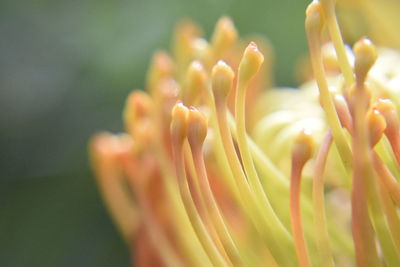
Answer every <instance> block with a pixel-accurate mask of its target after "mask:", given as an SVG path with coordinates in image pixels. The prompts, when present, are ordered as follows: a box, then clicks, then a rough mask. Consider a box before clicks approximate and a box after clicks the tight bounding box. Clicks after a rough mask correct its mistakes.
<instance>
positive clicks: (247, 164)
mask: <svg viewBox="0 0 400 267" xmlns="http://www.w3.org/2000/svg"><path fill="white" fill-rule="evenodd" d="M263 60H264V57H263V55H262V54H261V52H260V51H258V49H257V45H256V44H255V43H250V44H249V45H248V47H247V48H246V50H245V52H244V54H243V57H242V60H241V62H240V65H239V70H238V73H239V74H238V81H237V86H236V97H235V119H236V131H237V142H238V146H239V151H240V157H241V159H242V163H243V167H244V170H245V173H246V175H247V178H248V182H249V185H250V187H251V188H252V189H253V190H254V194H255V197H256V198H257V201H258V202H259V203H260V204H261V205H262V207H263V209H264V212H265V213H266V215H267V216H268V218H269V224H270V227H271V229H274V232H275V234H276V235H279V240H280V243H285V245H287V246H288V247H290V245H289V244H290V236H289V233H288V231H287V229H286V228H285V226H284V225H283V224H282V222H281V220H280V219H279V218H278V216H277V215H276V214H275V211H274V210H273V209H272V206H271V204H270V202H269V200H268V197H267V195H266V194H265V191H264V189H263V187H262V185H261V182H260V178H259V177H258V174H257V171H256V168H255V165H254V162H253V159H252V155H251V151H250V148H249V144H248V141H247V133H246V124H245V116H246V114H245V93H246V89H247V87H248V84H249V82H250V81H251V80H252V78H253V77H254V76H255V75H256V73H257V72H258V70H259V68H260V66H261V64H262V62H263ZM225 114H226V113H225ZM225 116H226V115H225Z"/></svg>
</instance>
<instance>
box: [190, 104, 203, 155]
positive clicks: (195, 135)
mask: <svg viewBox="0 0 400 267" xmlns="http://www.w3.org/2000/svg"><path fill="white" fill-rule="evenodd" d="M187 122H188V126H187V127H188V130H187V137H188V141H189V144H190V146H191V147H192V148H198V147H201V146H202V145H203V142H204V140H205V138H206V136H207V118H206V116H204V115H203V114H202V113H201V112H200V111H199V110H198V109H196V108H195V107H190V108H189V114H188V118H187Z"/></svg>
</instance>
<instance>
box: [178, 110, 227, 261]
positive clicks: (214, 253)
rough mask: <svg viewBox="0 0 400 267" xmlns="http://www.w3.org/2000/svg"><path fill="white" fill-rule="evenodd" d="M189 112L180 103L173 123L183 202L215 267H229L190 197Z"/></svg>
mask: <svg viewBox="0 0 400 267" xmlns="http://www.w3.org/2000/svg"><path fill="white" fill-rule="evenodd" d="M188 113H189V110H188V109H187V108H186V107H185V106H184V105H183V104H181V103H178V104H176V105H175V106H174V108H173V109H172V121H171V139H172V147H173V154H174V161H175V167H176V176H177V180H178V181H177V182H178V185H179V191H180V193H181V197H182V202H183V204H184V206H185V209H186V212H187V214H188V217H189V219H190V221H191V223H192V225H193V228H194V230H195V232H196V234H197V236H198V238H199V240H200V242H201V244H202V245H203V247H204V250H205V251H206V252H207V254H208V256H209V257H210V260H211V262H212V263H213V264H214V265H215V266H228V264H227V262H226V261H225V259H224V258H223V256H222V255H221V254H220V252H219V251H218V249H217V247H216V245H215V243H214V242H213V240H212V238H211V237H210V235H209V233H208V232H207V229H206V227H205V225H204V224H203V222H202V220H201V218H200V216H199V214H198V213H197V210H196V206H195V203H194V201H193V199H192V197H191V195H190V189H189V185H188V182H187V178H186V173H185V166H184V165H185V164H184V158H183V142H184V141H185V139H186V136H187V117H188Z"/></svg>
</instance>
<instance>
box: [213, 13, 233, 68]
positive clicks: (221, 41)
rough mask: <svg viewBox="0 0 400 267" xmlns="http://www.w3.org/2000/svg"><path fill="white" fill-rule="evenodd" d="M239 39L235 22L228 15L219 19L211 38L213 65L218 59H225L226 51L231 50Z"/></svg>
mask: <svg viewBox="0 0 400 267" xmlns="http://www.w3.org/2000/svg"><path fill="white" fill-rule="evenodd" d="M236 40H237V31H236V29H235V26H234V25H233V22H232V20H231V19H230V18H228V17H222V18H220V19H219V20H218V22H217V25H216V26H215V30H214V33H213V36H212V38H211V50H212V55H211V58H210V59H211V62H210V63H211V66H212V65H213V64H214V63H215V61H216V60H217V59H224V56H225V55H226V52H228V51H229V50H230V48H231V47H232V46H233V44H234V43H235V42H236Z"/></svg>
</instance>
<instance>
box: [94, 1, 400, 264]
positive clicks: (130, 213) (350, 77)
mask: <svg viewBox="0 0 400 267" xmlns="http://www.w3.org/2000/svg"><path fill="white" fill-rule="evenodd" d="M356 2H357V3H358V2H360V1H356ZM361 2H362V1H361ZM365 2H369V1H365ZM371 2H372V1H371ZM360 5H361V4H360ZM305 27H306V32H307V37H308V43H309V48H310V63H311V67H312V70H313V71H312V73H310V75H309V77H312V78H311V79H310V80H309V81H308V82H306V83H305V84H304V85H302V86H301V87H300V88H299V90H289V89H274V88H272V78H271V73H270V72H269V70H270V66H271V61H272V53H271V49H270V47H269V44H268V42H266V41H265V40H263V39H259V40H256V41H255V42H250V44H248V45H247V46H244V45H243V41H242V40H240V39H238V36H237V32H236V30H235V28H234V26H233V23H232V22H231V20H230V19H229V18H222V19H220V21H219V22H218V23H217V26H216V28H215V31H214V34H213V36H212V38H211V41H210V42H207V41H206V40H205V39H203V38H202V37H201V34H200V30H199V28H198V27H197V26H196V25H195V24H193V23H192V22H189V21H185V22H183V23H181V24H179V25H178V26H177V29H176V32H175V36H174V42H173V53H172V54H173V57H171V56H170V55H169V54H168V53H166V52H157V53H156V54H155V55H154V57H153V61H152V64H151V67H150V70H149V72H148V76H147V91H134V92H132V93H131V94H130V95H129V97H128V99H127V102H126V107H125V110H124V121H125V127H126V133H124V134H119V135H113V134H109V133H101V134H98V135H97V136H95V137H93V139H92V141H91V144H90V150H91V156H92V159H93V167H94V171H95V174H96V177H97V180H98V183H99V187H100V190H101V192H102V194H103V197H104V201H105V203H106V205H107V207H108V208H109V211H110V213H111V215H112V217H113V219H114V220H115V223H116V225H117V227H118V228H119V229H120V231H121V234H122V236H123V237H124V238H125V240H126V241H127V243H128V245H129V246H131V247H132V251H133V255H134V256H133V258H134V261H135V263H136V264H138V265H139V266H159V265H165V266H261V265H267V266H295V265H300V266H311V265H318V266H334V265H338V266H351V265H354V263H356V264H357V265H358V266H384V265H387V266H400V219H399V211H398V208H399V206H400V184H399V181H398V178H396V177H399V174H400V168H399V166H400V139H399V138H400V135H399V134H400V133H399V119H398V111H399V107H400V106H399V105H400V102H399V101H400V98H399V92H398V90H399V88H398V84H399V83H398V81H399V78H400V73H399V71H398V66H397V64H398V63H397V62H396V61H395V60H394V59H395V58H396V59H398V58H400V54H399V52H398V51H396V50H394V49H389V48H376V47H375V46H374V45H373V44H372V42H371V41H370V40H368V39H366V38H362V39H360V40H358V41H357V42H356V43H355V45H354V47H353V49H350V48H348V47H347V46H346V45H345V44H344V42H343V40H342V36H341V34H340V30H339V26H338V22H337V19H336V16H335V6H334V1H333V0H321V1H319V2H318V1H314V2H312V3H311V4H310V5H309V7H308V9H307V12H306V21H305ZM373 36H374V35H372V37H373ZM256 42H257V44H256ZM244 47H245V49H244V52H242V51H243V48H244ZM264 88H267V90H266V91H262V89H264Z"/></svg>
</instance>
